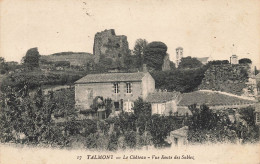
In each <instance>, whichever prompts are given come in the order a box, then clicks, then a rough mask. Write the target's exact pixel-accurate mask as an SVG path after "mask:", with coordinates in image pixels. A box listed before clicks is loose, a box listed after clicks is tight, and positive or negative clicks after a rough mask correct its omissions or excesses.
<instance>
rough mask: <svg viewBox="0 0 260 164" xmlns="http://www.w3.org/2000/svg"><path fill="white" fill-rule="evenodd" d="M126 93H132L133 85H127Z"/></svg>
mask: <svg viewBox="0 0 260 164" xmlns="http://www.w3.org/2000/svg"><path fill="white" fill-rule="evenodd" d="M126 93H132V89H131V83H126Z"/></svg>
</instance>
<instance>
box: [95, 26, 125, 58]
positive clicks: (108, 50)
mask: <svg viewBox="0 0 260 164" xmlns="http://www.w3.org/2000/svg"><path fill="white" fill-rule="evenodd" d="M129 53H130V50H129V47H128V41H127V37H126V36H125V35H116V34H115V30H114V29H110V30H104V31H101V32H98V33H96V35H95V38H94V46H93V54H94V58H95V63H98V62H99V59H100V57H101V56H103V57H106V58H112V59H113V60H114V61H116V60H117V61H122V60H123V57H124V56H125V55H127V54H129Z"/></svg>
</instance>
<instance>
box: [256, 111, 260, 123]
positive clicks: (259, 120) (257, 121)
mask: <svg viewBox="0 0 260 164" xmlns="http://www.w3.org/2000/svg"><path fill="white" fill-rule="evenodd" d="M259 122H260V113H256V123H259Z"/></svg>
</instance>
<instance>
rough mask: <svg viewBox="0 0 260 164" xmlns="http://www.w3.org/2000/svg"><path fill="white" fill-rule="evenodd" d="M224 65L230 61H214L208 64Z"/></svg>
mask: <svg viewBox="0 0 260 164" xmlns="http://www.w3.org/2000/svg"><path fill="white" fill-rule="evenodd" d="M222 64H229V61H228V60H213V61H210V62H209V63H208V65H222Z"/></svg>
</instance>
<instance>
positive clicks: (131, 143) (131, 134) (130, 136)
mask: <svg viewBox="0 0 260 164" xmlns="http://www.w3.org/2000/svg"><path fill="white" fill-rule="evenodd" d="M124 136H125V142H126V146H128V147H129V148H135V147H136V137H137V133H136V132H135V131H127V132H126V133H125V135H124Z"/></svg>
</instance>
